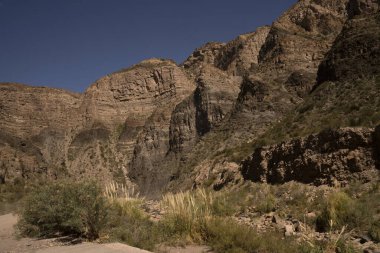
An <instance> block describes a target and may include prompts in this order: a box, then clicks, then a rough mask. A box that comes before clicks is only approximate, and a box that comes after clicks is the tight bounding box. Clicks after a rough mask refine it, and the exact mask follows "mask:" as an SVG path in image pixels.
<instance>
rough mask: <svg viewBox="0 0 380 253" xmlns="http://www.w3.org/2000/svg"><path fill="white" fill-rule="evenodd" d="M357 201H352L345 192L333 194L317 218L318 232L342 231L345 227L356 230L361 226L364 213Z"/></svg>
mask: <svg viewBox="0 0 380 253" xmlns="http://www.w3.org/2000/svg"><path fill="white" fill-rule="evenodd" d="M365 211H366V210H363V209H361V207H360V204H359V203H358V201H357V200H355V199H352V198H351V197H350V196H348V195H347V194H346V193H345V192H335V193H332V194H331V195H330V196H329V197H328V199H327V201H326V203H325V206H324V208H323V210H322V213H321V214H320V215H319V216H318V217H317V220H316V226H317V230H318V231H329V230H336V229H341V228H342V227H343V226H348V227H349V228H355V227H358V226H360V223H361V222H362V219H363V217H366V215H365V214H364V213H363V212H365Z"/></svg>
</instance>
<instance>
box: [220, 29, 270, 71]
mask: <svg viewBox="0 0 380 253" xmlns="http://www.w3.org/2000/svg"><path fill="white" fill-rule="evenodd" d="M269 30H270V27H269V26H264V27H259V28H258V29H257V30H256V31H255V32H253V33H247V34H243V35H240V36H238V37H237V38H236V39H234V40H232V41H230V42H228V43H227V44H226V45H225V46H224V47H222V48H221V49H220V50H219V53H218V55H217V56H216V59H215V65H216V67H218V68H220V69H222V70H225V71H226V72H227V73H228V74H230V75H234V76H236V75H237V76H244V75H246V74H247V73H248V71H249V69H250V68H251V67H252V65H256V64H258V62H259V59H258V58H259V52H260V49H261V47H262V46H263V44H264V42H265V39H266V38H267V36H268V33H269Z"/></svg>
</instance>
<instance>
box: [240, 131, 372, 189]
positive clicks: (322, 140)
mask: <svg viewBox="0 0 380 253" xmlns="http://www.w3.org/2000/svg"><path fill="white" fill-rule="evenodd" d="M373 134H374V131H373V129H364V128H362V129H361V128H357V129H355V128H342V129H338V130H326V131H323V132H321V133H319V134H314V135H310V136H308V137H305V138H297V139H293V140H291V141H287V142H283V143H280V144H277V145H273V146H265V147H261V148H258V149H256V150H255V152H254V153H253V154H252V155H251V156H250V157H249V158H248V159H247V160H245V161H243V163H242V167H241V171H242V174H243V177H244V178H245V179H248V180H252V181H257V182H266V183H272V184H280V183H284V182H289V181H298V182H301V183H307V184H310V183H313V184H316V185H321V184H328V185H334V184H336V183H337V182H340V183H341V184H346V183H348V182H349V181H354V180H356V181H358V180H360V181H370V180H371V179H373V178H376V177H377V174H378V173H379V171H378V169H376V166H375V164H376V161H377V160H379V157H377V156H376V155H374V152H375V149H376V147H375V140H374V138H373Z"/></svg>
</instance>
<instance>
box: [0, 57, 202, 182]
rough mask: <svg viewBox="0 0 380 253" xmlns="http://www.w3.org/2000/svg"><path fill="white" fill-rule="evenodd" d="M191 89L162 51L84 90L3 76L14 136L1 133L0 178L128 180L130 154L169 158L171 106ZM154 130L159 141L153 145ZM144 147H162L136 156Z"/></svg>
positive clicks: (6, 116)
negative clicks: (77, 91) (38, 85)
mask: <svg viewBox="0 0 380 253" xmlns="http://www.w3.org/2000/svg"><path fill="white" fill-rule="evenodd" d="M194 89H195V85H194V83H193V82H191V81H190V80H189V79H188V78H187V77H186V75H185V73H184V71H183V70H182V69H181V68H179V67H177V66H176V64H175V63H173V62H172V61H168V60H158V59H150V60H147V61H143V62H142V63H140V64H137V65H135V66H133V67H131V68H128V69H125V70H122V71H119V72H116V73H113V74H110V75H108V76H106V77H104V78H102V79H100V80H98V81H97V82H95V83H94V84H93V85H91V86H90V87H89V88H88V89H87V91H86V92H85V93H84V94H83V95H79V94H73V93H69V92H65V91H62V90H57V89H50V88H36V87H28V86H24V85H17V84H2V85H1V86H0V97H1V101H0V107H1V111H0V117H1V122H2V124H1V126H0V130H1V133H2V134H3V135H4V136H8V135H9V136H10V137H12V138H10V137H9V138H5V137H4V138H0V143H1V145H2V148H1V150H0V151H1V153H2V159H1V166H0V167H1V175H0V177H1V181H12V180H13V179H15V178H17V177H22V178H28V177H30V176H31V175H37V174H44V176H46V177H54V175H56V174H64V175H65V176H75V178H77V179H79V178H88V177H93V178H102V179H103V181H108V180H113V179H115V177H117V178H118V180H121V181H124V180H125V179H126V174H127V173H128V169H130V168H128V165H129V163H130V162H131V161H132V160H133V159H134V160H136V159H145V162H147V163H149V162H150V160H153V162H151V163H154V161H156V160H158V159H161V160H162V159H164V156H165V154H166V152H167V151H168V148H166V149H165V145H166V146H167V147H168V146H169V137H168V136H169V133H168V132H169V123H170V115H171V112H172V110H173V108H174V107H175V105H177V104H178V103H179V102H181V101H182V100H183V99H184V98H185V97H187V96H189V95H190V94H191V93H192V92H193V91H194ZM157 135H159V136H161V137H160V139H159V141H158V142H159V143H160V145H157V144H156V143H154V145H150V141H149V140H150V139H149V136H153V137H155V136H157ZM141 142H144V144H145V145H142V144H141ZM137 144H138V145H137ZM162 146H163V147H162ZM139 148H141V149H142V150H145V149H147V150H148V151H146V152H153V153H157V155H156V156H153V155H150V156H146V157H143V158H139V156H141V155H142V154H143V153H144V152H142V153H141V152H137V151H136V149H139ZM25 154H27V155H25ZM158 156H159V158H158ZM136 169H139V167H137V168H136ZM131 170H132V169H131Z"/></svg>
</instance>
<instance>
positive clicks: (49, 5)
mask: <svg viewBox="0 0 380 253" xmlns="http://www.w3.org/2000/svg"><path fill="white" fill-rule="evenodd" d="M295 2H296V0H265V1H264V0H258V1H256V0H229V1H227V0H133V1H132V0H0V82H20V83H25V84H30V85H39V86H50V87H59V88H65V89H68V90H72V91H77V92H82V91H84V90H85V89H86V88H87V87H88V86H89V85H90V84H91V83H92V82H94V81H95V80H97V79H98V78H100V77H102V76H104V75H106V74H108V73H111V72H114V71H116V70H119V69H121V68H125V67H128V66H130V65H133V64H135V63H137V62H139V61H141V60H143V59H147V58H152V57H159V58H169V59H173V60H175V61H176V62H178V63H180V62H182V61H184V60H185V59H186V58H187V56H188V55H190V54H191V52H192V51H193V50H194V49H195V48H197V47H199V46H201V45H202V44H204V43H206V42H209V41H222V42H225V41H229V40H231V39H233V38H234V37H236V36H237V35H239V34H241V33H245V32H250V31H254V30H255V29H256V27H258V26H262V25H267V24H268V25H270V24H271V23H272V22H273V21H274V20H275V19H276V18H277V17H278V16H279V15H280V14H281V13H282V12H283V11H285V10H286V9H288V8H289V7H290V6H291V5H292V4H294V3H295Z"/></svg>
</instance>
